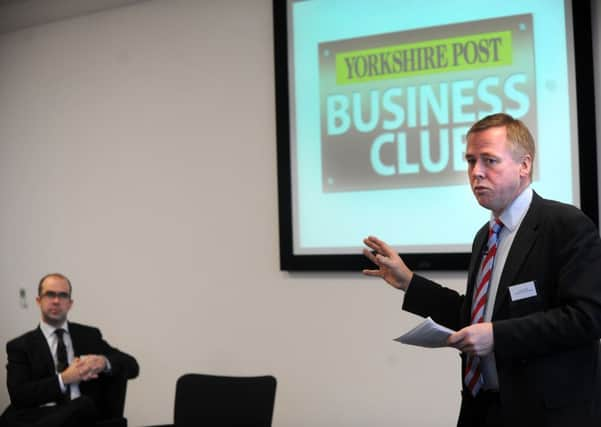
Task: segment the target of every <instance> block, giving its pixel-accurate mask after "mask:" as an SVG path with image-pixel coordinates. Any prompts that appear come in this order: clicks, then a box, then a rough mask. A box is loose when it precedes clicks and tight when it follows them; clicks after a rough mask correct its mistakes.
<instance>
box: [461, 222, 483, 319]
mask: <svg viewBox="0 0 601 427" xmlns="http://www.w3.org/2000/svg"><path fill="white" fill-rule="evenodd" d="M487 233H488V224H485V225H484V226H483V227H482V228H481V229H480V230H479V231H478V233H477V234H476V238H475V240H474V245H473V248H472V250H473V252H472V256H471V258H470V267H469V270H468V271H469V276H468V281H467V292H466V296H465V304H464V310H463V319H462V323H464V324H466V325H467V324H469V322H470V311H471V310H472V299H473V295H474V288H475V286H476V280H478V270H480V262H481V261H482V254H483V253H484V247H485V245H486V240H487V239H486V238H487Z"/></svg>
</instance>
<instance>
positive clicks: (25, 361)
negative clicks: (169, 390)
mask: <svg viewBox="0 0 601 427" xmlns="http://www.w3.org/2000/svg"><path fill="white" fill-rule="evenodd" d="M71 290H72V288H71V282H70V281H69V279H67V277H65V276H63V275H62V274H58V273H53V274H48V275H46V276H44V277H43V278H42V279H41V280H40V283H39V285H38V296H37V298H36V302H37V304H38V306H39V307H40V311H41V314H42V318H41V322H40V325H39V326H38V327H37V328H36V329H34V330H33V331H30V332H27V333H26V334H24V335H21V336H20V337H18V338H15V339H13V340H11V341H9V342H8V344H7V345H6V352H7V355H8V364H7V366H6V369H7V379H6V383H7V385H8V393H9V395H10V400H11V405H10V406H9V408H8V409H7V411H6V413H5V415H4V418H3V420H4V423H5V425H7V426H8V425H10V426H20V425H23V426H26V425H27V426H29V425H36V426H37V425H39V426H45V427H50V426H88V425H94V423H95V422H96V421H97V420H103V419H105V418H108V417H110V416H111V414H107V413H103V412H107V411H106V406H107V396H105V394H106V389H107V385H108V384H110V383H111V380H112V379H117V378H135V377H136V376H137V375H138V370H139V367H138V363H137V362H136V360H135V359H134V358H133V357H131V356H130V355H128V354H125V353H123V352H121V351H119V350H117V349H116V348H114V347H111V346H110V345H109V344H108V343H107V342H106V341H105V340H104V339H103V338H102V334H101V333H100V331H99V330H98V329H96V328H94V327H90V326H85V325H81V324H78V323H72V322H68V321H67V313H68V312H69V310H70V309H71V306H72V305H73V300H72V299H71ZM108 397H109V400H110V396H108Z"/></svg>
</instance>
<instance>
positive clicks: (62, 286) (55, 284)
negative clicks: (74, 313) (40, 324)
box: [36, 276, 73, 326]
mask: <svg viewBox="0 0 601 427" xmlns="http://www.w3.org/2000/svg"><path fill="white" fill-rule="evenodd" d="M36 302H37V303H38V305H39V306H40V311H41V312H42V320H44V322H46V323H48V324H49V325H52V326H59V325H61V324H62V323H63V322H64V321H65V320H66V319H67V313H68V312H69V310H70V309H71V305H72V304H73V301H72V300H71V291H70V289H69V283H67V281H66V280H65V279H62V278H60V277H54V276H50V277H47V278H46V280H44V283H42V291H41V293H40V295H38V297H37V298H36Z"/></svg>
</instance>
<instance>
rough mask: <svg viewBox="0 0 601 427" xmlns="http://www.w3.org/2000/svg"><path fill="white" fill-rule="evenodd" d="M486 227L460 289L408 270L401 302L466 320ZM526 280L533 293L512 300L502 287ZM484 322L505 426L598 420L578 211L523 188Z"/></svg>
mask: <svg viewBox="0 0 601 427" xmlns="http://www.w3.org/2000/svg"><path fill="white" fill-rule="evenodd" d="M487 228H488V225H485V226H484V227H482V229H480V231H479V232H478V233H477V235H476V237H475V239H474V243H473V246H472V257H471V262H470V269H469V274H468V283H467V292H466V295H465V296H464V295H460V294H458V293H457V292H455V291H454V290H451V289H448V288H444V287H442V286H440V285H438V284H436V283H434V282H431V281H429V280H427V279H425V278H423V277H421V276H419V275H414V279H413V281H412V282H411V284H410V286H409V288H408V290H407V293H406V295H405V300H404V304H403V309H405V310H407V311H410V312H413V313H416V314H419V315H422V316H431V317H432V318H433V319H434V320H435V321H438V322H440V323H441V324H444V325H446V326H448V327H450V328H452V329H455V330H459V329H461V328H463V327H465V326H467V325H468V324H469V313H470V309H471V307H470V305H471V304H470V303H469V302H470V301H472V294H473V289H474V286H475V285H474V283H475V281H476V275H477V273H478V269H479V265H480V260H481V254H482V253H483V250H484V246H485V244H486V239H487ZM529 281H534V284H535V287H536V293H537V295H536V296H533V297H530V298H525V299H522V300H517V301H512V299H511V297H510V293H509V287H510V286H512V285H516V284H520V283H524V282H529ZM492 322H493V335H494V353H495V360H496V364H497V371H498V375H499V392H500V399H501V403H502V405H503V411H504V415H505V417H506V420H505V422H506V425H511V426H513V427H520V426H524V427H526V426H528V427H533V426H566V427H567V426H579V427H587V426H591V427H592V426H600V425H601V415H600V412H601V410H600V400H601V375H600V372H599V369H600V363H599V362H600V361H599V355H600V353H599V338H600V337H601V240H600V238H599V232H598V230H597V228H596V227H595V226H594V224H593V223H592V222H591V221H590V220H589V219H588V218H587V217H586V216H585V215H584V214H583V213H582V212H581V211H580V210H578V209H576V208H575V207H573V206H570V205H566V204H562V203H558V202H554V201H551V200H546V199H542V198H541V197H539V196H538V195H537V194H536V193H534V194H533V199H532V203H531V205H530V208H529V210H528V212H527V213H526V216H525V217H524V219H523V221H522V224H521V226H520V228H519V230H518V232H517V234H516V236H515V239H514V241H513V244H512V246H511V249H510V251H509V254H508V257H507V259H506V262H505V265H504V268H503V272H502V274H501V278H500V282H499V287H498V290H497V296H496V300H495V306H494V309H493V317H492ZM464 366H465V357H464V356H463V355H462V371H463V368H464ZM464 393H465V390H464Z"/></svg>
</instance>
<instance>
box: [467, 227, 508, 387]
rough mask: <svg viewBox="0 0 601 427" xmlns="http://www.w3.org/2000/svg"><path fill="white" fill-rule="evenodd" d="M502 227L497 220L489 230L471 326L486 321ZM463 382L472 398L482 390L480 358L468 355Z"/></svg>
mask: <svg viewBox="0 0 601 427" xmlns="http://www.w3.org/2000/svg"><path fill="white" fill-rule="evenodd" d="M502 227H503V223H502V222H501V221H499V220H498V219H495V222H494V224H492V226H491V227H489V229H488V243H487V245H486V248H487V249H486V255H485V256H484V261H482V266H481V267H480V274H479V275H478V286H477V287H476V289H475V291H474V299H473V302H472V311H471V324H475V323H480V322H482V321H484V310H486V302H487V301H488V287H489V285H490V277H491V275H492V268H493V265H494V261H495V255H496V253H497V244H498V242H499V232H500V231H501V228H502ZM463 381H464V383H465V385H466V387H467V388H468V390H469V391H470V392H471V393H472V396H476V394H478V392H479V391H480V389H481V388H482V385H483V384H484V379H483V378H482V372H481V371H480V358H479V357H478V356H469V355H468V357H467V363H466V367H465V375H464V377H463Z"/></svg>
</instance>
